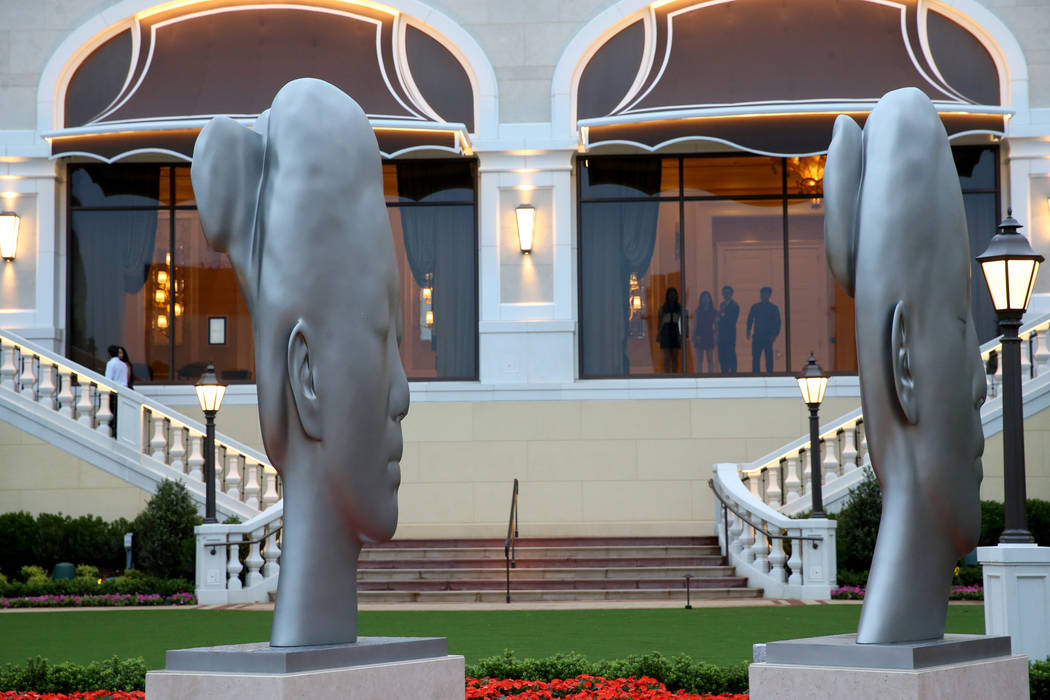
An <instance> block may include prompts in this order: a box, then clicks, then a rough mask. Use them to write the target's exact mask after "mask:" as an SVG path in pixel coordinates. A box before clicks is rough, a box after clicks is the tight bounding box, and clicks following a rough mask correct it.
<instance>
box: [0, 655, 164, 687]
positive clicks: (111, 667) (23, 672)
mask: <svg viewBox="0 0 1050 700" xmlns="http://www.w3.org/2000/svg"><path fill="white" fill-rule="evenodd" d="M145 689H146V662H145V661H144V660H143V659H142V657H136V658H134V659H120V658H118V657H116V656H114V657H113V658H111V659H109V660H108V661H92V662H91V663H89V664H87V665H81V664H74V663H68V662H67V663H60V664H50V663H48V661H47V659H44V658H42V657H39V656H37V657H36V658H33V659H29V660H28V661H27V662H26V664H25V665H24V666H16V665H14V664H7V665H5V666H4V667H3V668H0V690H20V691H32V692H35V693H75V692H78V691H81V692H83V691H92V690H145Z"/></svg>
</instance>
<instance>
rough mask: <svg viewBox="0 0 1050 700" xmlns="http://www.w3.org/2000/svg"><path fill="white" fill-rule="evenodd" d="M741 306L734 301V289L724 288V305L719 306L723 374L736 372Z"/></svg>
mask: <svg viewBox="0 0 1050 700" xmlns="http://www.w3.org/2000/svg"><path fill="white" fill-rule="evenodd" d="M738 318H740V305H739V304H737V303H736V302H735V301H733V288H732V287H730V286H729V285H728V284H727V285H726V286H724V287H722V303H721V304H719V305H718V365H719V367H721V368H722V374H734V373H735V372H736V320H737V319H738Z"/></svg>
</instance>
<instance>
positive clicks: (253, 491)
mask: <svg viewBox="0 0 1050 700" xmlns="http://www.w3.org/2000/svg"><path fill="white" fill-rule="evenodd" d="M259 490H260V489H259V463H258V462H253V461H252V460H250V459H247V458H245V460H244V503H245V504H246V505H249V506H251V507H252V508H255V509H256V510H258V509H259Z"/></svg>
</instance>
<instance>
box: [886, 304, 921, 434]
mask: <svg viewBox="0 0 1050 700" xmlns="http://www.w3.org/2000/svg"><path fill="white" fill-rule="evenodd" d="M908 323H909V319H908V313H907V309H906V307H905V304H904V302H903V301H898V302H897V305H896V306H895V307H893V325H892V328H891V330H890V364H891V365H892V366H893V387H894V389H896V391H897V402H898V403H899V404H900V407H901V411H903V413H904V417H905V418H906V419H907V420H908V422H909V423H911V424H912V425H916V424H917V423H918V422H919V404H918V401H917V400H916V396H915V376H914V375H913V374H912V358H911V354H912V348H911V342H910V340H911V339H910V334H911V331H910V330H909V328H908Z"/></svg>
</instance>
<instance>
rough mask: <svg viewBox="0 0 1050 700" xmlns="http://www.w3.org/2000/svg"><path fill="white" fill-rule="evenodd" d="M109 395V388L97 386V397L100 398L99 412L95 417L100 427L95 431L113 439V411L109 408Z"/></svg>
mask: <svg viewBox="0 0 1050 700" xmlns="http://www.w3.org/2000/svg"><path fill="white" fill-rule="evenodd" d="M109 394H110V391H109V387H104V386H102V385H101V384H99V385H96V387H95V395H96V396H97V397H98V412H97V413H96V414H95V417H96V418H98V426H97V427H96V428H95V430H97V431H98V432H100V433H102V434H103V435H105V436H106V437H113V411H111V410H110V408H109Z"/></svg>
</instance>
